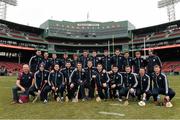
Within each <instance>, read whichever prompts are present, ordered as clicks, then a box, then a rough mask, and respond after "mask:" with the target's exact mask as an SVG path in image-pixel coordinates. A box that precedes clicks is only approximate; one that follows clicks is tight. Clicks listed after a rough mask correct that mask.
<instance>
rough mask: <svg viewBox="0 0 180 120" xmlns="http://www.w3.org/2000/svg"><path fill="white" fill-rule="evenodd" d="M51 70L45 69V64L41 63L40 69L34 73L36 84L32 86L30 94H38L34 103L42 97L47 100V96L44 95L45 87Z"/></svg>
mask: <svg viewBox="0 0 180 120" xmlns="http://www.w3.org/2000/svg"><path fill="white" fill-rule="evenodd" d="M48 76H49V71H47V70H45V68H44V64H40V66H39V70H38V71H37V72H35V74H34V85H33V86H32V87H31V88H30V90H29V94H30V95H32V96H34V97H35V96H36V95H37V96H36V97H35V98H34V100H33V103H34V102H35V101H36V100H37V99H38V97H40V99H41V100H42V101H44V102H47V98H45V97H44V92H43V90H44V88H45V86H47V85H48V83H47V82H48Z"/></svg>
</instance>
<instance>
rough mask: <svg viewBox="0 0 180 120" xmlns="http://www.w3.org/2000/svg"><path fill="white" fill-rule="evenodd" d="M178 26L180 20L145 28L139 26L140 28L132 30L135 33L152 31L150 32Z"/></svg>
mask: <svg viewBox="0 0 180 120" xmlns="http://www.w3.org/2000/svg"><path fill="white" fill-rule="evenodd" d="M176 26H180V20H176V21H173V22H168V23H163V24H159V25H154V26H149V27H144V28H139V29H134V30H132V32H133V33H134V34H146V33H150V32H159V31H163V30H165V29H168V27H169V28H172V27H176Z"/></svg>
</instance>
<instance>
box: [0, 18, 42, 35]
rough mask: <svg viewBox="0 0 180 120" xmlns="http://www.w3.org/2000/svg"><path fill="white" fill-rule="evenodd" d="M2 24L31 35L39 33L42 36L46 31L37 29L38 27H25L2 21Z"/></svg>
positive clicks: (0, 21) (0, 20)
mask: <svg viewBox="0 0 180 120" xmlns="http://www.w3.org/2000/svg"><path fill="white" fill-rule="evenodd" d="M0 23H1V24H5V25H7V26H8V28H10V29H11V28H12V29H16V30H19V31H25V32H30V33H37V34H42V33H43V32H44V29H41V28H37V27H32V26H28V25H23V24H18V23H14V22H10V21H6V20H2V19H0Z"/></svg>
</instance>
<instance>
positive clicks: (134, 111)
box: [0, 76, 180, 119]
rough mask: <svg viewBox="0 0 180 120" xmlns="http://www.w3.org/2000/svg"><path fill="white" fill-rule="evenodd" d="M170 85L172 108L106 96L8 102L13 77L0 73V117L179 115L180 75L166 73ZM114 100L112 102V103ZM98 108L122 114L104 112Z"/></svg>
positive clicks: (177, 117) (154, 117)
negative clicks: (126, 103)
mask: <svg viewBox="0 0 180 120" xmlns="http://www.w3.org/2000/svg"><path fill="white" fill-rule="evenodd" d="M168 78H169V82H170V86H171V87H172V88H173V89H174V90H175V91H176V96H175V98H174V99H173V101H172V103H173V105H174V107H173V108H165V107H158V106H155V105H154V104H153V103H151V102H150V103H148V104H147V106H145V107H139V106H138V105H137V102H130V105H129V106H127V107H125V106H123V105H122V103H119V102H117V101H113V100H109V101H107V102H101V103H97V102H96V101H95V100H92V101H86V102H79V103H72V102H69V103H56V102H54V101H50V102H49V103H47V104H43V103H41V102H37V103H34V104H33V103H27V104H15V105H11V104H10V103H11V100H12V97H11V96H12V94H11V87H12V86H14V85H15V81H16V77H0V119H67V118H69V119H180V114H179V113H180V94H179V93H180V76H168ZM112 104H115V105H112ZM99 112H111V113H119V114H124V116H118V115H105V114H100V113H99Z"/></svg>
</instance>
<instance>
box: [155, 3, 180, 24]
mask: <svg viewBox="0 0 180 120" xmlns="http://www.w3.org/2000/svg"><path fill="white" fill-rule="evenodd" d="M178 2H180V0H161V1H158V8H164V7H167V15H168V19H169V22H170V21H174V20H176V12H175V4H176V3H178Z"/></svg>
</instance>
